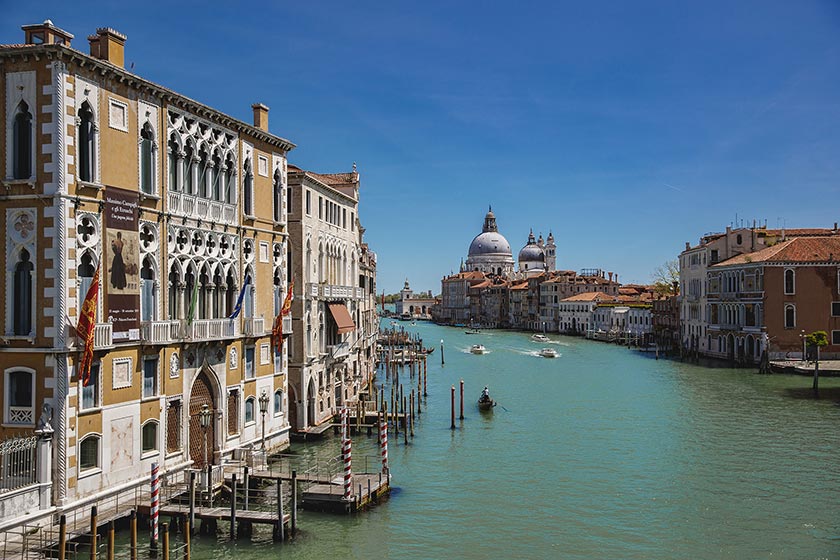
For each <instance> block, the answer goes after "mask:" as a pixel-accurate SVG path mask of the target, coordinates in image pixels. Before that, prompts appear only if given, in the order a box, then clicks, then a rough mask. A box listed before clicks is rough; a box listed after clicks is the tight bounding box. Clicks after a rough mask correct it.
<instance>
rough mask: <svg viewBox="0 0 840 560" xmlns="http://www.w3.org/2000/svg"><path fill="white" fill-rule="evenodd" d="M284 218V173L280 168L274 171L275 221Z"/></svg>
mask: <svg viewBox="0 0 840 560" xmlns="http://www.w3.org/2000/svg"><path fill="white" fill-rule="evenodd" d="M282 220H283V174H282V173H280V170H279V169H278V170H277V171H275V172H274V221H275V222H280V221H282Z"/></svg>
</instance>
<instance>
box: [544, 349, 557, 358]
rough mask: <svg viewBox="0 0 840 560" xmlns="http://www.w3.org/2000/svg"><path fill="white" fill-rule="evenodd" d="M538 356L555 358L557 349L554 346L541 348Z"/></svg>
mask: <svg viewBox="0 0 840 560" xmlns="http://www.w3.org/2000/svg"><path fill="white" fill-rule="evenodd" d="M540 356H542V357H543V358H556V357H557V350H555V349H554V348H543V349H542V350H540Z"/></svg>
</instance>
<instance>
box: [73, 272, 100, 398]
mask: <svg viewBox="0 0 840 560" xmlns="http://www.w3.org/2000/svg"><path fill="white" fill-rule="evenodd" d="M98 301H99V267H98V266H97V267H96V272H95V273H94V274H93V282H91V284H90V288H88V291H87V295H85V301H84V303H83V304H82V308H81V310H79V322H78V323H76V334H77V335H78V337H79V338H80V339H81V340H83V341H84V344H85V346H84V350H83V352H82V361H81V362H80V363H79V375H80V376H81V378H82V385H83V386H85V387H87V385H88V383H89V382H90V366H91V365H93V335H94V331H95V330H96V306H97V303H98Z"/></svg>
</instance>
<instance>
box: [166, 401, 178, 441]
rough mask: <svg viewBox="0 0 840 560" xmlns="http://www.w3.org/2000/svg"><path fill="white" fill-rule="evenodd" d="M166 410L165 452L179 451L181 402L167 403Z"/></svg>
mask: <svg viewBox="0 0 840 560" xmlns="http://www.w3.org/2000/svg"><path fill="white" fill-rule="evenodd" d="M168 405H169V406H168V408H167V409H166V452H167V453H175V452H176V451H179V450H180V449H181V400H180V399H175V400H172V401H169V403H168Z"/></svg>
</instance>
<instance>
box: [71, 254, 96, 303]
mask: <svg viewBox="0 0 840 560" xmlns="http://www.w3.org/2000/svg"><path fill="white" fill-rule="evenodd" d="M95 272H96V265H95V263H94V256H93V254H92V253H91V252H90V251H85V252H84V253H82V258H80V259H79V265H78V266H77V267H76V278H78V283H79V291H78V300H79V302H82V301H84V299H85V297H86V296H87V292H88V289H89V288H90V285H91V283H93V275H94V273H95Z"/></svg>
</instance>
